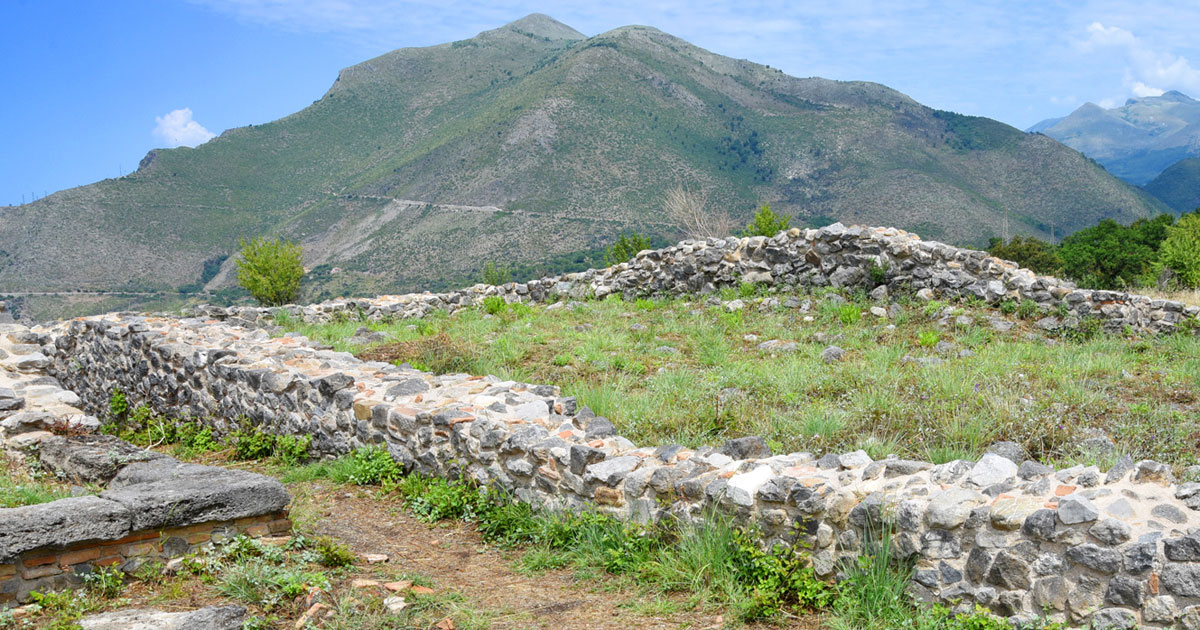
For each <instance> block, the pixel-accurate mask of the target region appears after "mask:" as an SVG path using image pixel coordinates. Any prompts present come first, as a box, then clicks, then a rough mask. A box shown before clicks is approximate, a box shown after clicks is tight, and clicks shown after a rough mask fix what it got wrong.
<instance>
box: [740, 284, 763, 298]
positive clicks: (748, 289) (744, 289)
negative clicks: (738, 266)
mask: <svg viewBox="0 0 1200 630" xmlns="http://www.w3.org/2000/svg"><path fill="white" fill-rule="evenodd" d="M761 292H762V287H761V286H760V285H759V284H758V283H757V282H743V283H741V284H739V285H738V297H740V298H743V299H745V298H751V297H754V296H756V295H758V294H759V293H761Z"/></svg>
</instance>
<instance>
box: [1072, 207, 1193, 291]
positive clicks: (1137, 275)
mask: <svg viewBox="0 0 1200 630" xmlns="http://www.w3.org/2000/svg"><path fill="white" fill-rule="evenodd" d="M1174 220H1175V219H1174V217H1172V216H1171V215H1169V214H1163V215H1159V216H1157V217H1155V218H1153V219H1138V220H1137V221H1134V222H1133V223H1132V224H1131V225H1128V226H1125V225H1121V224H1120V223H1117V222H1116V221H1113V220H1112V219H1104V220H1102V221H1100V223H1098V224H1096V225H1094V226H1092V227H1090V228H1084V229H1082V230H1079V231H1078V232H1076V233H1074V234H1072V235H1070V236H1068V237H1066V238H1064V239H1063V241H1062V245H1061V246H1060V247H1059V256H1061V257H1062V261H1063V270H1064V271H1065V272H1066V274H1067V275H1068V276H1070V277H1071V278H1074V279H1075V280H1076V281H1077V282H1079V283H1080V284H1081V285H1083V286H1087V287H1091V288H1096V289H1123V288H1127V287H1131V286H1135V285H1138V284H1148V283H1149V277H1150V275H1151V274H1152V273H1153V270H1154V265H1155V263H1156V261H1157V260H1158V248H1159V245H1160V244H1161V243H1162V241H1163V239H1164V238H1166V228H1167V226H1169V225H1171V224H1172V223H1173V222H1174Z"/></svg>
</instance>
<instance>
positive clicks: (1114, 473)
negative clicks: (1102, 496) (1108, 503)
mask: <svg viewBox="0 0 1200 630" xmlns="http://www.w3.org/2000/svg"><path fill="white" fill-rule="evenodd" d="M1131 470H1133V459H1132V458H1130V457H1129V456H1128V455H1126V456H1124V457H1122V458H1121V459H1119V460H1117V463H1115V464H1113V467H1112V468H1109V469H1108V474H1107V475H1105V476H1104V483H1105V484H1111V483H1117V482H1118V481H1121V480H1122V479H1124V478H1125V475H1128V474H1129V471H1131Z"/></svg>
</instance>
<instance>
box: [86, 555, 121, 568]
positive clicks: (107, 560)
mask: <svg viewBox="0 0 1200 630" xmlns="http://www.w3.org/2000/svg"><path fill="white" fill-rule="evenodd" d="M124 561H125V558H122V557H121V556H105V557H103V558H100V559H99V560H97V561H95V562H93V563H92V566H97V567H111V566H112V565H114V564H121V563H122V562H124Z"/></svg>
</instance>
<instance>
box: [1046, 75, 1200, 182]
mask: <svg viewBox="0 0 1200 630" xmlns="http://www.w3.org/2000/svg"><path fill="white" fill-rule="evenodd" d="M1029 131H1030V132H1039V133H1044V134H1046V135H1047V136H1050V137H1051V138H1054V139H1055V140H1058V141H1059V142H1062V143H1063V144H1065V145H1067V146H1069V147H1071V148H1073V149H1076V150H1077V151H1079V152H1080V153H1083V154H1084V155H1086V156H1088V157H1090V158H1092V159H1093V160H1096V161H1097V162H1099V163H1100V164H1102V165H1104V168H1106V169H1108V171H1109V172H1110V173H1112V174H1113V175H1116V176H1117V177H1120V178H1121V179H1124V180H1125V181H1128V182H1131V183H1133V184H1137V185H1139V186H1141V185H1142V184H1145V183H1146V182H1149V181H1150V180H1152V179H1154V178H1155V177H1156V176H1157V175H1158V174H1159V173H1161V172H1163V170H1164V169H1166V168H1167V167H1168V166H1170V165H1172V164H1174V163H1176V162H1178V161H1179V160H1182V159H1184V158H1188V157H1197V156H1200V101H1196V100H1193V99H1191V98H1189V97H1188V96H1186V95H1184V94H1182V93H1180V92H1175V91H1171V92H1167V93H1166V94H1163V95H1162V96H1151V97H1146V98H1139V99H1129V100H1128V101H1126V102H1125V105H1124V106H1123V107H1117V108H1114V109H1104V108H1102V107H1100V106H1099V105H1094V104H1092V103H1085V104H1083V105H1081V106H1080V107H1079V109H1077V110H1075V111H1073V112H1071V114H1070V115H1069V116H1066V117H1064V118H1052V119H1050V120H1043V121H1042V122H1040V123H1038V124H1036V125H1034V126H1032V127H1030V128H1029Z"/></svg>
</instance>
